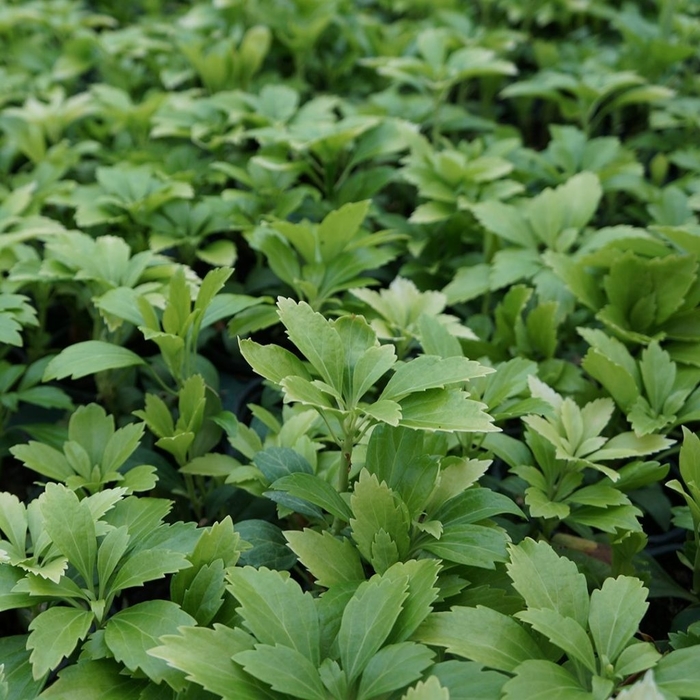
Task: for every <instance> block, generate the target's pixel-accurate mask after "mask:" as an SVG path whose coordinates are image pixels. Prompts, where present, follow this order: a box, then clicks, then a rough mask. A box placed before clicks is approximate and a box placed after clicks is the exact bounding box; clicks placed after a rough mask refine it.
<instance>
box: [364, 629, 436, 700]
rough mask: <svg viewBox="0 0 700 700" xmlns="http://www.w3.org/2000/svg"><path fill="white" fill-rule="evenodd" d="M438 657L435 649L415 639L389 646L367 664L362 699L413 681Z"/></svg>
mask: <svg viewBox="0 0 700 700" xmlns="http://www.w3.org/2000/svg"><path fill="white" fill-rule="evenodd" d="M434 656H435V653H434V652H433V651H431V650H430V649H428V648H427V647H425V646H423V645H422V644H416V643H415V642H402V643H401V644H390V645H389V646H385V647H384V648H382V649H380V650H379V651H378V652H377V653H376V654H375V655H374V656H373V657H372V658H371V659H370V660H369V663H368V664H367V666H366V667H365V670H364V671H363V673H362V678H361V679H360V687H359V689H358V695H357V698H358V700H369V699H370V698H374V697H378V696H381V695H384V694H385V693H390V692H391V691H393V690H398V689H399V688H403V687H405V686H407V685H409V684H410V683H413V681H415V680H417V679H418V678H420V677H421V675H422V673H423V671H424V670H425V669H426V668H427V667H428V666H430V664H431V662H432V660H433V657H434Z"/></svg>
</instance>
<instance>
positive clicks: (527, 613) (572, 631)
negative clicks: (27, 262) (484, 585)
mask: <svg viewBox="0 0 700 700" xmlns="http://www.w3.org/2000/svg"><path fill="white" fill-rule="evenodd" d="M516 617H517V618H518V619H519V620H523V621H524V622H527V623H528V624H529V625H530V626H531V627H532V628H533V629H535V630H537V631H538V632H539V633H540V634H543V635H544V636H545V637H547V639H549V641H550V642H552V644H555V645H556V646H558V647H559V648H560V649H563V650H564V651H565V652H566V653H567V655H568V656H569V658H570V659H576V660H577V661H580V662H581V663H582V664H583V665H584V666H585V667H586V668H587V669H588V670H589V671H590V672H591V673H593V674H595V673H596V661H595V656H594V654H593V646H592V645H591V640H590V639H589V638H588V635H587V634H586V630H585V629H584V628H583V627H581V625H580V624H579V623H578V622H576V620H574V619H572V618H570V617H564V616H563V615H561V614H560V613H558V612H557V611H556V610H547V609H539V610H538V609H536V608H529V609H528V610H523V611H522V612H519V613H517V614H516Z"/></svg>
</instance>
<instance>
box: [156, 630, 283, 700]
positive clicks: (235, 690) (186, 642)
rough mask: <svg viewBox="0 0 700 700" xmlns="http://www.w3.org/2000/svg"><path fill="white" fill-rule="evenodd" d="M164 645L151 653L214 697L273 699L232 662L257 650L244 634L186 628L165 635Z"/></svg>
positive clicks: (249, 699) (231, 631)
mask: <svg viewBox="0 0 700 700" xmlns="http://www.w3.org/2000/svg"><path fill="white" fill-rule="evenodd" d="M160 641H161V644H162V646H158V647H154V648H152V649H149V651H148V653H149V654H150V655H151V656H154V657H156V658H158V659H163V660H165V661H166V662H167V663H168V665H169V666H172V667H173V668H177V669H179V670H180V671H183V672H184V673H186V674H187V679H188V680H190V681H193V682H194V683H197V684H199V685H201V686H202V687H203V688H204V689H205V690H207V691H209V692H210V693H214V694H215V695H218V696H220V697H222V698H224V700H262V699H265V698H270V694H268V693H266V692H264V690H263V689H262V687H261V686H260V684H259V683H258V682H257V681H256V680H254V679H253V678H251V677H250V676H249V675H248V674H247V673H245V672H244V671H243V669H242V668H241V667H240V666H238V665H237V664H235V663H234V662H233V661H232V659H231V657H233V656H234V655H235V654H237V653H239V652H241V651H245V650H247V649H252V648H253V642H254V641H255V640H253V638H252V637H250V636H249V635H247V634H246V633H245V632H243V630H241V629H239V628H237V629H231V628H230V627H225V626H224V625H218V624H217V625H214V629H208V628H206V627H182V628H181V629H180V630H179V633H178V634H177V635H165V636H164V637H162V639H161V640H160Z"/></svg>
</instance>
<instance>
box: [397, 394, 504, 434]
mask: <svg viewBox="0 0 700 700" xmlns="http://www.w3.org/2000/svg"><path fill="white" fill-rule="evenodd" d="M400 405H401V413H402V416H401V421H400V424H401V425H403V426H405V427H407V428H416V429H420V430H431V431H435V430H444V431H453V430H454V431H459V432H479V433H486V432H496V431H499V430H500V428H498V427H497V426H495V425H493V418H492V417H491V416H489V415H488V414H487V413H486V412H485V411H484V409H485V408H486V405H485V404H483V403H480V402H478V401H472V400H471V399H469V398H468V397H467V394H466V393H465V392H463V391H457V390H450V389H428V390H427V391H422V392H418V393H415V394H411V395H409V396H407V397H406V398H405V399H403V400H402V401H401V404H400Z"/></svg>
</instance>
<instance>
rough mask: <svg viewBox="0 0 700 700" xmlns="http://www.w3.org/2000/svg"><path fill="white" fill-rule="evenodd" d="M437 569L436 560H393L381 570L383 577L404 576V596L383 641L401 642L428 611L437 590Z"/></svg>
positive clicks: (439, 566)
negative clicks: (404, 598) (406, 588)
mask: <svg viewBox="0 0 700 700" xmlns="http://www.w3.org/2000/svg"><path fill="white" fill-rule="evenodd" d="M440 568H441V564H440V562H439V561H438V560H436V559H409V560H408V561H405V562H397V563H396V564H394V565H393V566H391V567H390V568H389V569H387V571H385V572H384V574H383V577H384V578H385V579H399V578H401V579H402V580H403V578H404V577H406V576H408V597H407V598H406V600H405V602H404V604H403V609H402V610H401V612H400V613H399V616H398V618H397V620H396V623H395V624H394V627H393V628H392V630H391V634H390V635H389V637H388V638H387V641H389V642H392V643H395V642H405V641H406V640H407V639H409V637H410V636H411V635H412V634H413V633H414V632H415V631H416V629H418V626H419V625H420V624H421V622H423V620H425V618H426V617H427V616H428V615H429V614H430V612H431V611H432V608H433V603H434V602H435V601H436V600H437V598H438V595H439V593H440V591H439V589H438V587H437V579H438V573H439V571H440Z"/></svg>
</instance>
